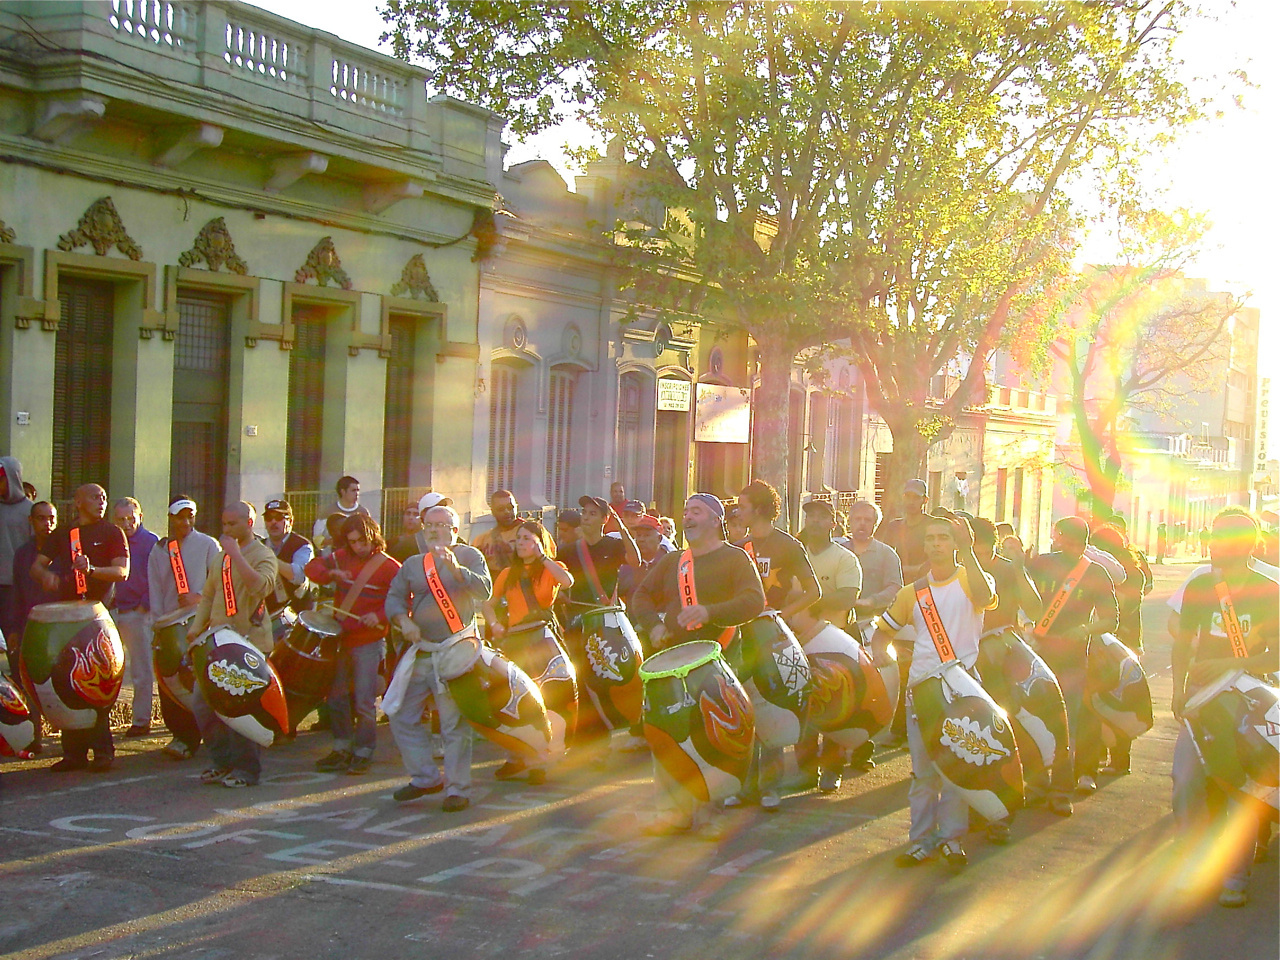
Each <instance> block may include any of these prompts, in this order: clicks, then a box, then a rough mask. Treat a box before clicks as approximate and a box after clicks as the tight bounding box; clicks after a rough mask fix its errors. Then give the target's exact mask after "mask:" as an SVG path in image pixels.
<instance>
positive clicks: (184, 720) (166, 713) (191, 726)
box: [160, 683, 200, 751]
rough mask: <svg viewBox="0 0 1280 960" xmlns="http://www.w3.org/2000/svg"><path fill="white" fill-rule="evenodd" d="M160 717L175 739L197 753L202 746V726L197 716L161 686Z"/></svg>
mask: <svg viewBox="0 0 1280 960" xmlns="http://www.w3.org/2000/svg"><path fill="white" fill-rule="evenodd" d="M160 716H162V717H164V725H165V726H166V727H168V728H169V732H170V733H171V734H173V736H174V737H175V738H177V739H178V740H181V741H182V742H183V743H185V744H186V745H187V746H188V747H190V748H191V749H192V751H195V750H196V749H197V748H198V747H199V746H200V725H199V724H198V723H196V718H195V716H194V715H193V714H192V713H191V711H190V710H188V709H187V708H186V707H184V706H183V705H182V704H180V703H179V702H178V701H177V700H175V699H173V697H171V696H170V695H169V691H168V690H166V689H165V688H164V684H163V683H162V684H160Z"/></svg>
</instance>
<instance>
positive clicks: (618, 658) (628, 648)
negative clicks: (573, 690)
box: [578, 607, 644, 729]
mask: <svg viewBox="0 0 1280 960" xmlns="http://www.w3.org/2000/svg"><path fill="white" fill-rule="evenodd" d="M582 643H583V645H584V647H585V648H586V650H585V654H586V656H585V659H586V663H587V666H588V667H589V668H590V669H589V670H587V671H586V676H585V677H579V678H578V680H579V684H580V685H583V686H585V687H586V689H587V693H588V694H589V695H590V697H591V699H592V702H594V703H595V705H596V707H597V708H598V709H599V711H600V713H601V715H602V716H603V717H604V718H605V720H607V721H608V722H609V725H610V726H611V727H613V728H614V729H617V728H618V727H627V726H631V725H632V724H636V723H639V722H640V711H641V707H642V704H643V700H644V684H643V683H642V682H641V680H640V664H641V663H643V662H644V650H643V648H642V647H641V646H640V637H639V636H638V635H637V634H636V630H635V627H633V626H632V625H631V620H630V619H629V618H628V617H627V612H626V610H624V609H623V608H622V607H592V608H591V609H589V610H587V611H586V612H585V613H583V614H582ZM584 681H585V683H584Z"/></svg>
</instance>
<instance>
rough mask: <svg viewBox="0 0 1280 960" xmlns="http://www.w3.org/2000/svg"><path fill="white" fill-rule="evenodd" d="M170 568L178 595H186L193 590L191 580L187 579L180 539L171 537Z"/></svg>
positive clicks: (169, 548)
mask: <svg viewBox="0 0 1280 960" xmlns="http://www.w3.org/2000/svg"><path fill="white" fill-rule="evenodd" d="M168 551H169V569H170V570H172V571H173V585H174V587H175V588H177V591H178V596H180V597H185V596H186V595H187V594H189V593H190V592H191V582H190V581H189V580H188V579H187V568H186V565H185V564H183V562H182V549H181V548H180V547H179V546H178V541H177V540H173V539H171V540H170V541H169V544H168Z"/></svg>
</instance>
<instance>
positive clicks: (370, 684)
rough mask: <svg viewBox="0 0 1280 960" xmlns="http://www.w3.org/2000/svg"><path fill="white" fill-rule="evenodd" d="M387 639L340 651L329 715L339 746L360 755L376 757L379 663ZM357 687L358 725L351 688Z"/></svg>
mask: <svg viewBox="0 0 1280 960" xmlns="http://www.w3.org/2000/svg"><path fill="white" fill-rule="evenodd" d="M382 650H383V643H382V641H381V640H379V641H378V642H377V643H366V644H365V645H364V646H361V647H344V648H343V649H342V650H341V651H339V653H338V671H337V673H335V674H334V675H333V686H332V687H330V688H329V716H330V722H331V724H332V727H331V729H332V730H333V747H334V749H335V750H350V751H351V752H352V753H353V754H355V756H357V757H372V756H373V751H374V748H375V747H376V746H377V742H378V741H377V726H376V723H377V716H376V713H375V711H376V709H377V707H376V703H375V701H376V700H377V697H378V667H379V666H380V665H381V664H382ZM353 686H354V687H355V717H356V722H355V729H354V730H353V729H352V725H351V712H352V710H351V706H352V705H351V700H352V696H351V692H352V689H351V688H352V687H353Z"/></svg>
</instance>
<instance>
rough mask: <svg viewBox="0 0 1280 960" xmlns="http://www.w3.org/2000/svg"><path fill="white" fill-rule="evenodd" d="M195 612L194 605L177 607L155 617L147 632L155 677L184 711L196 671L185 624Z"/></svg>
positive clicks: (194, 683)
mask: <svg viewBox="0 0 1280 960" xmlns="http://www.w3.org/2000/svg"><path fill="white" fill-rule="evenodd" d="M195 615H196V608H195V607H179V608H178V609H177V610H175V611H173V613H167V614H165V615H164V616H163V617H160V618H159V619H158V620H156V622H155V624H153V626H152V634H151V660H152V662H153V663H154V664H155V668H156V678H157V679H158V680H159V681H160V685H161V686H162V687H164V689H165V692H166V693H168V694H169V696H170V697H171V698H172V699H174V700H175V701H177V702H178V704H180V705H181V706H183V707H185V708H186V709H187V711H188V712H190V711H191V693H192V691H193V690H195V687H196V675H195V671H194V670H193V669H192V666H191V654H190V652H189V651H188V647H187V628H188V627H190V626H191V621H192V620H194V619H195Z"/></svg>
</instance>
